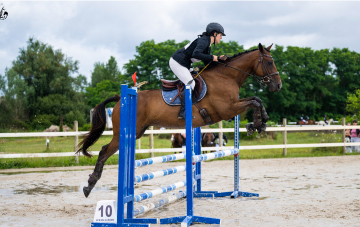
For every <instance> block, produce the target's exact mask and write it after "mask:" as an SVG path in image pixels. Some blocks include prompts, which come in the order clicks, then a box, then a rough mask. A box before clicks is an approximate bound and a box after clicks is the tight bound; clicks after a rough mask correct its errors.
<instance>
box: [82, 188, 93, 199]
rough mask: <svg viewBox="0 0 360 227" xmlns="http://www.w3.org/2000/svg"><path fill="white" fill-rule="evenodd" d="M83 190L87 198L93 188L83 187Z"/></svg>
mask: <svg viewBox="0 0 360 227" xmlns="http://www.w3.org/2000/svg"><path fill="white" fill-rule="evenodd" d="M83 192H84V195H85V197H86V198H87V197H88V196H89V194H90V192H91V190H90V189H89V188H88V187H83Z"/></svg>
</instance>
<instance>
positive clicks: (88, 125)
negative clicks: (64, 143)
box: [79, 123, 91, 131]
mask: <svg viewBox="0 0 360 227" xmlns="http://www.w3.org/2000/svg"><path fill="white" fill-rule="evenodd" d="M90 129H91V124H90V123H89V124H84V125H83V126H82V127H79V131H90Z"/></svg>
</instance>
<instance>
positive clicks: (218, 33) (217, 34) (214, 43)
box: [213, 32, 219, 46]
mask: <svg viewBox="0 0 360 227" xmlns="http://www.w3.org/2000/svg"><path fill="white" fill-rule="evenodd" d="M218 35H219V33H217V32H216V36H215V35H213V37H214V43H213V44H214V46H215V43H216V42H215V41H216V37H217V36H218Z"/></svg>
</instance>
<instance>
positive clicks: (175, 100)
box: [161, 74, 213, 125]
mask: <svg viewBox="0 0 360 227" xmlns="http://www.w3.org/2000/svg"><path fill="white" fill-rule="evenodd" d="M196 75H197V74H192V77H193V78H194V77H195V76H196ZM194 80H195V88H194V91H193V96H192V103H193V105H195V106H196V108H198V110H199V112H200V115H201V117H202V118H203V120H204V122H205V124H207V125H212V124H213V122H212V120H211V117H210V115H209V113H208V112H207V110H206V109H205V108H202V107H201V106H200V105H199V104H198V102H200V101H201V100H202V99H203V98H204V97H205V95H206V92H207V85H206V83H205V81H204V80H203V78H202V77H201V76H200V75H199V76H198V77H196V78H195V79H194ZM161 82H162V84H161V93H162V97H163V100H164V102H165V103H166V104H168V105H169V106H179V105H181V99H182V96H181V94H182V93H183V91H184V89H185V84H184V83H183V82H181V81H180V80H164V79H161Z"/></svg>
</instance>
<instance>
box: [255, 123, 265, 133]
mask: <svg viewBox="0 0 360 227" xmlns="http://www.w3.org/2000/svg"><path fill="white" fill-rule="evenodd" d="M257 131H258V133H259V134H260V133H262V132H265V131H266V123H264V122H263V123H262V124H261V126H260V127H259V128H257Z"/></svg>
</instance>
